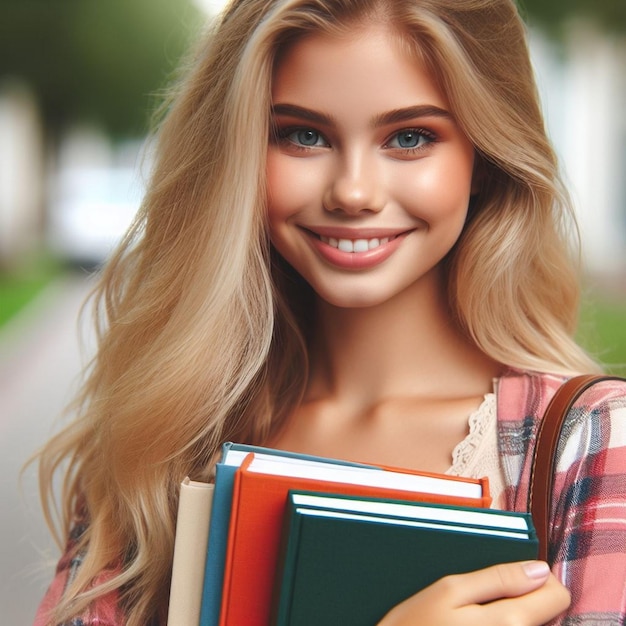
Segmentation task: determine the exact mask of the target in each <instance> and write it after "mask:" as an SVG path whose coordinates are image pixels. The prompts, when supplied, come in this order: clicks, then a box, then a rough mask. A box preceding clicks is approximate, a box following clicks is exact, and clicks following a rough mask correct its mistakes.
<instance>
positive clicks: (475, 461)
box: [446, 393, 504, 509]
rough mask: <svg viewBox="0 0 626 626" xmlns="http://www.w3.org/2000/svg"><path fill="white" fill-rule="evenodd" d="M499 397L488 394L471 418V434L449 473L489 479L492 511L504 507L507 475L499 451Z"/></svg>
mask: <svg viewBox="0 0 626 626" xmlns="http://www.w3.org/2000/svg"><path fill="white" fill-rule="evenodd" d="M496 409H497V406H496V395H495V393H488V394H486V395H485V398H484V400H483V402H482V404H481V405H480V406H479V407H478V409H476V411H474V412H473V413H472V414H471V415H470V417H469V434H468V435H467V437H465V439H463V441H461V442H460V443H459V444H457V446H456V447H455V448H454V450H453V451H452V466H451V467H450V468H449V469H448V471H447V472H446V474H453V475H455V476H466V477H469V478H480V477H482V476H488V477H489V488H490V491H491V497H492V499H493V501H492V504H491V506H492V508H494V509H503V508H504V500H503V494H504V475H503V473H502V466H501V463H500V455H499V452H498V432H497V421H496V418H497V416H496V413H497V410H496Z"/></svg>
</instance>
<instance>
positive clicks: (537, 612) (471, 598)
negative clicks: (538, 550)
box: [379, 561, 570, 626]
mask: <svg viewBox="0 0 626 626" xmlns="http://www.w3.org/2000/svg"><path fill="white" fill-rule="evenodd" d="M569 603H570V595H569V592H568V591H567V589H566V588H565V587H564V586H563V585H562V584H561V583H560V582H559V581H558V580H557V579H556V578H555V577H554V576H553V575H552V573H551V572H550V569H549V567H548V565H547V563H543V562H542V561H528V562H523V563H507V564H503V565H495V566H493V567H488V568H486V569H482V570H479V571H477V572H471V573H469V574H461V575H456V576H447V577H445V578H442V579H441V580H438V581H437V582H436V583H433V584H432V585H430V586H429V587H427V588H426V589H423V590H422V591H420V592H419V593H416V594H415V595H414V596H411V597H410V598H408V599H407V600H405V601H404V602H402V603H401V604H399V605H398V606H396V607H395V608H393V609H392V610H391V611H390V612H389V613H388V614H387V615H386V616H385V617H384V618H383V620H382V621H381V622H380V623H379V626H458V625H459V624H463V626H491V625H497V626H506V625H510V626H513V625H514V626H541V624H546V623H547V622H549V621H550V620H551V619H553V618H554V617H556V616H557V615H559V614H560V613H562V612H563V611H564V610H565V609H566V608H567V607H568V606H569Z"/></svg>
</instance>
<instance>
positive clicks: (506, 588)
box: [433, 561, 550, 606]
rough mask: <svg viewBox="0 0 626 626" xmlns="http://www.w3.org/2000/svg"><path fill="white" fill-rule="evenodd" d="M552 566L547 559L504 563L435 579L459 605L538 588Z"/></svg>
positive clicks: (514, 594)
mask: <svg viewBox="0 0 626 626" xmlns="http://www.w3.org/2000/svg"><path fill="white" fill-rule="evenodd" d="M549 576H550V567H549V566H548V564H547V563H544V562H543V561H524V562H518V563H503V564H500V565H494V566H492V567H487V568H485V569H482V570H478V571H476V572H471V573H469V574H461V575H458V576H448V577H446V578H442V579H441V580H440V581H438V582H437V583H435V585H433V587H435V586H437V585H440V586H441V587H442V588H445V590H444V589H442V591H443V592H444V593H445V594H446V595H448V597H451V598H453V602H455V604H456V606H466V605H468V604H484V603H486V602H492V601H494V600H499V599H501V598H513V597H517V596H521V595H524V594H527V593H529V592H531V591H534V590H535V589H538V588H539V587H541V586H542V585H544V584H545V582H546V581H547V580H548V578H549Z"/></svg>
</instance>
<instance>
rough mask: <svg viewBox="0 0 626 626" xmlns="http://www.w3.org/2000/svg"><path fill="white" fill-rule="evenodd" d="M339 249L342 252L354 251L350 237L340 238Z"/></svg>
mask: <svg viewBox="0 0 626 626" xmlns="http://www.w3.org/2000/svg"><path fill="white" fill-rule="evenodd" d="M339 249H340V250H341V251H342V252H354V244H353V243H352V241H351V240H350V239H340V240H339Z"/></svg>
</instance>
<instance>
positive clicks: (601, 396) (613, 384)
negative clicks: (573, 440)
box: [497, 370, 626, 421]
mask: <svg viewBox="0 0 626 626" xmlns="http://www.w3.org/2000/svg"><path fill="white" fill-rule="evenodd" d="M568 378H569V377H568V376H563V375H560V374H551V373H545V372H531V371H521V370H509V371H507V372H506V373H505V374H504V375H503V376H502V377H501V378H500V379H499V380H498V385H497V394H498V414H499V415H498V417H499V419H500V420H503V421H519V420H528V419H531V420H533V421H534V420H540V419H541V417H542V416H543V414H544V412H545V410H546V408H547V406H548V404H549V402H550V400H551V399H552V397H553V396H554V394H555V393H556V392H557V390H558V389H559V387H561V385H562V384H563V383H564V382H566V381H567V380H568ZM625 405H626V380H625V379H623V378H619V377H617V378H609V379H607V380H602V381H599V382H595V383H594V384H593V385H591V386H590V387H589V388H588V389H586V390H585V391H584V392H583V393H582V394H581V395H580V396H579V398H578V399H577V400H576V402H575V403H574V407H573V408H574V411H577V412H587V413H594V412H597V411H601V412H604V413H606V412H607V411H612V412H614V411H620V410H623V408H624V406H625Z"/></svg>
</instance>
